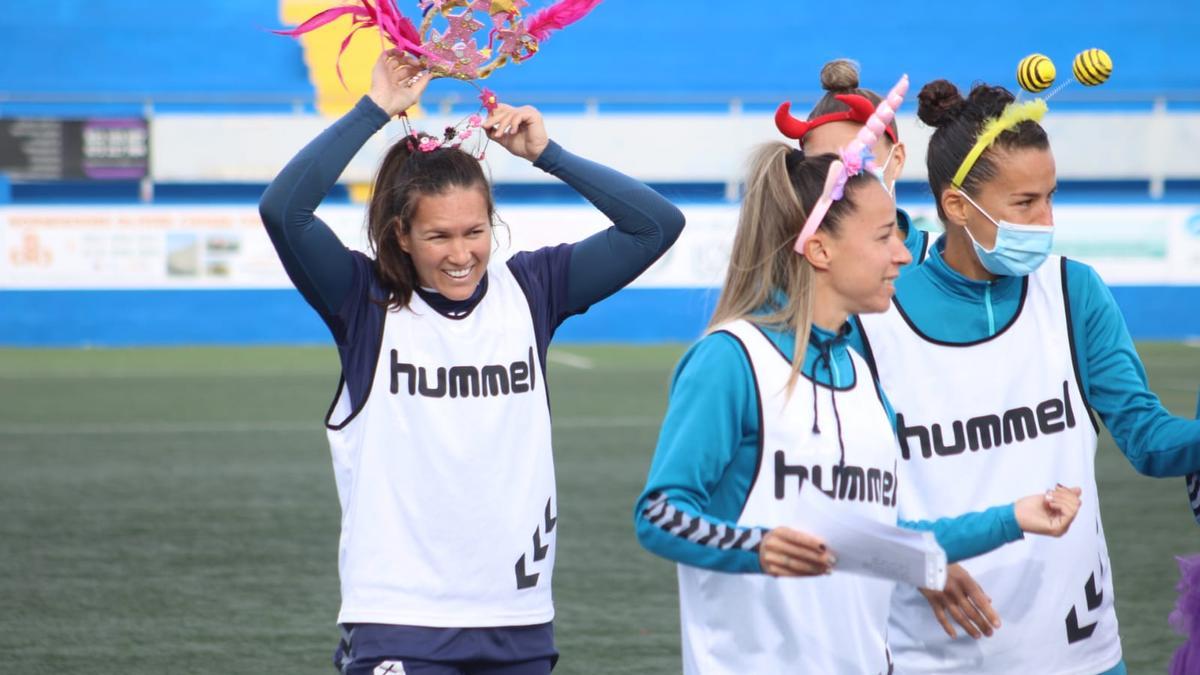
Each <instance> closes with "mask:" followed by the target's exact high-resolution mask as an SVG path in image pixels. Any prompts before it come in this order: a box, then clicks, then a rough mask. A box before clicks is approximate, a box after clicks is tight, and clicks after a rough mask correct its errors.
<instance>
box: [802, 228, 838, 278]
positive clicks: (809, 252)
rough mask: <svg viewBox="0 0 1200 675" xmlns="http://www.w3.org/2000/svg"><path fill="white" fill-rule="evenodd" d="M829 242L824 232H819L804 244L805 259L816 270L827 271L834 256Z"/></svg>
mask: <svg viewBox="0 0 1200 675" xmlns="http://www.w3.org/2000/svg"><path fill="white" fill-rule="evenodd" d="M831 253H832V251H831V250H830V248H829V242H828V241H827V237H826V235H825V233H824V232H822V231H821V230H817V232H816V233H815V234H813V236H811V237H809V238H808V241H806V242H804V258H805V260H807V261H808V264H810V265H812V266H813V268H814V269H818V270H827V269H829V262H830V259H831V258H832V256H831V255H830V254H831Z"/></svg>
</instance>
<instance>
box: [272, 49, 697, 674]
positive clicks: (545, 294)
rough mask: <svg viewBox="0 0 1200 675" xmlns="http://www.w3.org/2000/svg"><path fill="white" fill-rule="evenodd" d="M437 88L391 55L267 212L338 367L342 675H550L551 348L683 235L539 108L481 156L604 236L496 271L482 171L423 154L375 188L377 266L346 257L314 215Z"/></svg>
mask: <svg viewBox="0 0 1200 675" xmlns="http://www.w3.org/2000/svg"><path fill="white" fill-rule="evenodd" d="M428 81H429V77H428V73H426V72H421V71H418V70H417V69H416V68H415V67H413V66H411V65H409V64H408V63H406V62H404V61H403V60H402V56H401V55H400V54H399V53H398V52H389V53H385V54H383V55H381V56H380V58H379V61H378V62H377V63H376V65H375V69H374V71H373V73H372V78H371V90H370V93H369V94H368V95H367V96H364V97H363V98H362V100H360V101H359V102H358V104H357V105H356V106H355V107H354V109H353V110H351V111H350V112H349V113H347V114H346V115H345V116H344V117H342V118H341V119H340V120H338V121H337V122H336V123H334V124H333V126H331V127H329V128H328V129H326V130H325V131H324V132H323V133H322V134H321V135H320V136H318V137H317V138H316V139H315V140H313V141H312V142H311V143H309V144H308V146H306V147H305V148H304V149H303V150H301V151H300V153H299V154H298V155H296V157H295V158H294V159H292V161H291V162H289V163H288V165H287V166H286V167H284V169H283V171H282V172H280V174H279V176H278V177H277V178H276V179H275V180H274V181H273V182H272V183H271V185H270V187H268V188H267V191H266V193H265V194H264V195H263V197H262V201H261V203H260V211H261V213H262V218H263V223H264V225H266V228H267V232H268V233H269V234H270V236H271V241H272V242H273V243H274V245H275V249H276V251H277V252H278V253H279V257H280V259H281V260H282V261H283V265H284V268H285V269H286V270H287V273H288V275H289V277H290V278H291V279H292V282H293V283H294V284H295V285H296V288H297V289H298V290H299V291H300V293H301V294H302V295H303V296H304V299H305V300H307V301H308V303H309V304H310V305H312V307H313V309H315V310H316V311H317V313H318V314H319V315H320V316H321V319H322V320H323V321H324V322H325V323H326V325H328V326H329V329H330V332H332V334H333V337H334V340H335V341H336V343H337V346H338V354H339V356H340V357H341V364H342V379H341V382H340V384H339V386H338V392H337V396H336V399H335V401H334V404H333V407H331V408H330V411H329V414H328V417H327V419H326V426H327V432H328V436H329V444H330V449H331V450H332V454H333V468H334V478H335V479H336V482H337V488H338V497H339V499H340V501H341V507H342V521H341V523H342V532H341V540H340V545H339V555H338V571H339V576H340V577H341V590H342V607H341V612H340V613H339V615H338V623H339V625H340V626H341V629H342V634H343V639H342V642H341V644H340V646H339V648H338V651H337V655H336V656H335V665H337V667H338V668H339V669H340V671H341V672H342V673H343V674H345V675H364V674H367V673H379V672H389V673H391V672H397V673H403V672H408V673H430V674H437V675H467V674H472V675H517V674H520V675H527V674H532V675H537V674H544V673H549V672H550V670H551V668H553V666H554V663H555V661H556V660H557V658H558V654H557V651H556V650H555V647H554V629H553V626H552V624H551V620H552V618H553V617H554V607H553V604H552V602H551V594H550V580H551V574H552V571H553V567H554V546H555V541H556V539H557V537H558V534H557V527H556V526H557V520H558V515H557V514H558V499H557V497H556V494H555V481H554V462H553V456H552V453H551V446H550V410H549V396H548V395H547V393H546V376H545V375H546V374H545V364H546V350H547V347H548V345H549V342H550V339H551V337H552V336H553V334H554V331H555V329H556V328H557V327H558V326H559V324H561V323H562V322H563V321H564V320H565V319H567V318H568V317H570V316H573V315H575V314H580V313H582V312H584V311H586V310H587V308H588V306H589V305H591V304H593V303H596V302H599V301H600V300H602V299H604V298H605V297H607V296H608V295H610V294H612V293H613V292H615V291H617V290H618V289H620V288H621V287H623V286H625V285H626V284H628V283H629V282H630V281H632V280H633V279H634V278H635V277H637V276H638V275H639V274H641V273H642V271H644V270H645V269H646V268H647V267H648V266H649V265H650V264H651V263H652V262H654V260H655V259H657V258H658V257H659V256H660V255H662V253H663V252H664V251H666V250H667V248H668V247H670V246H671V244H672V243H673V242H674V241H675V239H676V238H677V237H678V236H679V233H680V230H681V229H682V227H683V215H682V214H681V213H680V212H679V210H678V209H676V208H675V207H674V206H672V205H671V204H670V203H669V202H667V201H666V200H665V199H663V198H662V197H661V196H659V195H658V194H657V193H655V192H654V191H653V190H651V189H650V188H648V187H647V186H645V185H643V184H642V183H639V182H638V181H636V180H634V179H632V178H629V177H627V176H624V175H622V174H620V173H617V172H616V171H613V170H612V169H608V168H605V167H603V166H599V165H597V164H594V163H592V162H589V161H587V160H584V159H581V158H579V157H576V156H574V155H572V154H570V153H569V152H567V151H566V150H564V149H563V148H562V147H560V146H559V145H558V144H557V143H555V142H554V141H552V140H550V138H549V137H548V136H547V133H546V129H545V126H544V125H543V123H542V117H541V115H540V114H539V113H538V111H537V110H534V109H533V108H530V107H523V108H513V107H511V106H505V105H500V106H498V107H496V108H495V109H494V110H492V111H491V114H490V115H489V116H488V118H487V120H486V121H484V122H483V128H484V129H486V130H488V133H489V135H490V137H491V138H492V139H493V140H494V141H495V142H497V143H498V144H500V145H501V146H503V147H504V148H505V149H506V150H508V151H509V152H510V153H512V154H513V155H515V156H517V157H521V158H523V159H526V160H528V161H530V162H532V163H533V164H534V166H536V167H538V168H540V169H541V170H543V171H546V172H548V173H550V174H552V175H554V176H555V177H557V178H559V179H560V180H562V181H563V182H565V183H567V184H568V185H570V186H571V187H572V188H574V189H575V190H576V191H578V192H579V193H580V194H581V195H583V196H584V197H586V198H587V199H588V200H589V201H590V202H591V203H592V205H594V206H595V207H596V208H597V209H599V210H600V211H602V212H603V213H604V215H605V216H607V217H608V218H609V219H611V220H612V223H613V224H612V226H611V227H609V228H608V229H606V230H604V231H602V232H599V233H597V234H595V235H592V236H591V237H588V238H587V239H584V240H583V241H580V242H577V243H573V244H563V245H560V246H555V247H549V248H543V249H539V250H536V251H526V252H520V253H517V254H516V255H514V256H512V257H511V258H509V259H508V260H497V259H495V257H494V256H492V251H493V237H492V230H493V223H494V222H495V221H496V218H495V206H494V204H493V200H492V191H491V187H490V186H489V184H488V181H487V177H486V176H485V175H484V172H483V168H482V166H481V165H480V162H479V160H478V159H476V158H475V157H474V156H472V155H471V154H468V153H467V152H464V151H463V150H462V149H461V148H459V147H447V146H445V145H439V144H438V143H437V142H435V141H436V139H432V140H431V139H429V138H428V137H419V136H415V135H410V136H408V137H405V138H401V139H399V140H398V141H396V142H395V143H394V144H393V145H392V146H391V148H390V149H389V150H388V153H387V155H386V156H385V157H384V159H383V162H382V165H381V166H380V168H379V172H378V175H377V177H376V180H375V189H374V193H373V195H372V197H371V203H370V206H369V209H368V217H367V221H368V233H369V239H370V244H371V248H372V250H373V252H374V256H373V257H370V256H367V255H365V254H363V253H359V252H356V251H351V250H349V249H347V248H346V247H345V246H344V245H343V244H342V243H341V242H340V241H338V239H337V237H336V236H335V235H334V234H333V232H332V231H331V230H330V229H329V227H328V226H326V225H325V223H323V222H322V221H321V219H320V218H318V217H316V216H315V215H314V214H313V211H314V210H315V209H316V208H317V206H318V205H319V204H320V203H321V200H322V198H323V197H324V196H325V194H326V193H327V192H328V191H329V189H330V188H331V187H332V186H333V184H334V183H335V182H336V181H337V179H338V176H339V175H340V174H341V173H342V171H343V170H344V169H345V168H346V165H347V163H349V161H350V159H351V157H353V156H354V154H355V153H356V152H358V151H359V149H360V148H361V147H362V146H363V144H364V143H366V141H367V140H368V139H369V138H370V137H371V136H372V135H374V134H375V132H377V131H378V130H379V129H380V128H382V127H383V126H384V125H385V124H387V122H388V120H389V119H391V118H392V117H394V116H396V115H399V114H402V113H403V112H404V111H405V110H407V109H408V108H409V107H410V106H412V105H414V104H416V103H417V102H418V100H419V99H420V96H421V93H422V92H423V91H424V89H425V86H426V84H427V83H428Z"/></svg>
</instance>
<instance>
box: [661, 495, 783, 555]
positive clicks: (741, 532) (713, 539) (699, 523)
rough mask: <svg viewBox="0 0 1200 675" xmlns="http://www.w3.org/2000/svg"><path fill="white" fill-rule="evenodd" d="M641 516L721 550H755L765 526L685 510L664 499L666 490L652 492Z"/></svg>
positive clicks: (677, 534)
mask: <svg viewBox="0 0 1200 675" xmlns="http://www.w3.org/2000/svg"><path fill="white" fill-rule="evenodd" d="M642 517H643V518H645V519H646V520H647V521H648V522H649V523H650V524H652V525H654V526H655V527H657V528H659V529H660V530H663V531H664V532H666V533H668V534H670V535H672V536H676V537H679V538H680V539H686V540H687V541H690V542H692V543H693V544H699V545H700V546H707V547H709V548H716V549H722V550H730V549H738V550H743V551H752V552H757V551H758V549H759V546H761V545H762V539H763V535H765V534H766V532H767V530H765V529H762V528H757V527H730V526H729V525H726V524H724V523H714V522H712V521H709V520H706V519H704V518H702V517H695V516H691V515H688V514H686V513H684V512H683V511H681V510H679V509H678V508H676V507H675V506H673V505H672V504H671V503H670V502H668V501H667V497H666V495H665V494H663V493H661V492H655V493H652V494H651V495H650V497H649V501H648V502H647V503H646V506H645V507H643V508H642Z"/></svg>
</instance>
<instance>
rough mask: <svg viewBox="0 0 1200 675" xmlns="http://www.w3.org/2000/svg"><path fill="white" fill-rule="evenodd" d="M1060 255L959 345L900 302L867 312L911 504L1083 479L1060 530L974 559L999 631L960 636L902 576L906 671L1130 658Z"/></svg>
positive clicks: (907, 507) (943, 503)
mask: <svg viewBox="0 0 1200 675" xmlns="http://www.w3.org/2000/svg"><path fill="white" fill-rule="evenodd" d="M1063 270H1064V267H1063V263H1062V259H1061V258H1059V257H1057V256H1052V257H1051V258H1050V259H1048V260H1047V261H1046V263H1045V264H1043V265H1042V266H1041V267H1040V268H1039V269H1038V270H1037V271H1036V272H1034V273H1033V274H1031V275H1029V277H1027V279H1026V282H1025V290H1024V293H1023V295H1022V300H1021V306H1020V308H1019V309H1018V311H1017V316H1016V318H1015V319H1014V320H1013V321H1012V322H1011V323H1010V324H1009V325H1008V326H1007V327H1005V328H1004V329H1003V330H1001V332H1000V333H999V334H997V335H995V336H993V337H991V338H989V339H985V340H981V341H978V342H974V343H969V344H964V345H952V344H946V343H941V342H938V341H936V340H933V339H930V338H928V337H926V336H924V335H922V334H921V333H919V332H918V331H917V329H916V328H915V327H914V326H913V325H912V324H911V323H910V322H909V320H908V318H907V317H906V316H904V315H903V313H902V311H900V309H899V306H898V305H897V304H896V303H893V305H892V307H891V308H890V309H889V310H888V311H887V312H886V313H884V314H875V315H864V316H862V317H860V320H861V322H862V325H863V329H864V333H865V334H866V337H867V339H868V341H869V346H870V350H871V353H872V355H873V356H874V359H875V362H876V366H877V368H878V373H879V378H880V382H881V383H882V385H883V390H884V391H885V392H887V395H888V397H889V399H890V400H891V403H892V405H893V406H894V408H895V410H896V413H897V425H896V426H897V434H898V435H899V437H900V448H901V457H902V463H903V465H904V469H903V474H904V483H903V484H902V486H901V491H900V492H901V494H900V504H901V507H900V516H901V518H904V519H905V520H918V519H924V520H932V519H936V518H940V517H946V516H956V515H959V514H962V513H965V512H968V511H980V510H983V509H985V508H987V507H990V506H995V505H998V504H1005V503H1010V502H1013V501H1015V500H1016V499H1019V498H1021V497H1024V496H1027V495H1031V494H1038V493H1041V492H1044V491H1045V490H1047V489H1049V488H1053V487H1054V485H1055V484H1056V483H1062V484H1063V485H1067V486H1078V487H1082V488H1083V506H1082V508H1081V509H1080V512H1079V514H1078V516H1077V517H1076V519H1075V522H1074V523H1073V524H1072V525H1071V528H1070V530H1069V531H1068V532H1067V534H1066V535H1064V536H1063V537H1062V538H1060V539H1055V538H1051V537H1045V536H1037V535H1027V536H1026V537H1025V539H1023V540H1021V541H1018V542H1014V543H1012V544H1008V545H1006V546H1004V547H1002V548H999V549H997V550H995V551H993V552H991V553H987V554H985V555H982V556H979V557H976V558H972V559H970V560H967V561H963V562H962V563H961V565H962V566H963V567H965V568H966V569H967V570H968V571H969V572H970V573H971V576H973V577H974V578H975V580H976V581H977V582H978V583H979V585H980V586H982V587H983V590H984V592H986V593H987V594H988V595H989V596H990V597H991V598H992V602H993V605H994V607H995V609H996V611H997V612H998V613H999V614H1000V618H1001V621H1002V622H1003V623H1002V626H1001V628H1000V629H999V630H997V631H996V633H995V635H994V636H993V637H990V638H983V639H980V640H973V639H971V638H970V637H968V636H966V635H964V634H963V632H962V631H959V638H958V639H956V640H951V639H950V638H949V636H947V635H946V634H945V632H944V631H943V630H942V628H941V626H940V625H939V624H938V623H937V621H936V619H935V618H934V615H933V612H932V610H931V609H930V607H929V603H927V602H926V601H925V598H924V597H923V596H921V595H920V594H919V593H918V592H917V590H916V589H913V588H897V589H896V592H895V596H894V599H893V602H892V615H891V625H890V629H889V630H890V634H889V637H890V640H891V646H892V651H893V654H894V655H895V658H896V665H897V672H899V673H965V672H972V673H996V674H998V675H999V674H1001V673H1003V674H1004V675H1009V674H1011V673H1039V674H1042V673H1045V674H1046V675H1052V674H1056V673H1057V674H1067V673H1078V674H1079V675H1096V673H1100V672H1103V671H1105V670H1107V669H1109V668H1112V667H1113V666H1115V665H1116V664H1117V663H1118V662H1119V661H1120V660H1121V643H1120V639H1119V637H1118V635H1117V615H1116V612H1115V611H1114V609H1113V585H1112V571H1111V569H1110V567H1109V560H1108V549H1107V546H1106V544H1105V541H1104V530H1103V528H1102V527H1101V524H1100V510H1099V502H1098V500H1097V496H1096V476H1095V455H1096V430H1095V428H1094V427H1093V423H1092V421H1091V418H1090V416H1089V412H1088V409H1087V405H1086V402H1085V400H1084V398H1083V396H1082V395H1081V394H1080V389H1079V380H1078V378H1077V375H1076V370H1075V362H1074V359H1073V355H1072V352H1073V345H1072V343H1071V334H1070V330H1071V329H1070V322H1069V319H1068V312H1067V304H1066V303H1067V300H1066V294H1065V289H1064V287H1063V286H1064V285H1063V278H1064V272H1063Z"/></svg>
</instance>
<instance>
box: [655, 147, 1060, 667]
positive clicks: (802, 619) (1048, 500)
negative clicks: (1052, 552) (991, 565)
mask: <svg viewBox="0 0 1200 675" xmlns="http://www.w3.org/2000/svg"><path fill="white" fill-rule="evenodd" d="M843 157H844V155H843ZM839 171H843V172H844V165H843V162H842V161H840V160H838V159H837V156H835V155H820V156H816V157H808V158H806V157H805V156H804V155H803V154H802V153H801V152H800V151H799V150H794V149H790V148H788V147H787V146H786V145H784V144H783V143H772V144H770V145H767V146H764V147H763V148H761V149H760V150H759V151H758V152H756V153H755V155H754V157H753V159H752V160H751V169H750V175H749V177H748V179H747V181H746V195H745V197H744V200H743V204H742V210H741V215H740V218H739V222H738V228H737V234H736V236H735V239H734V244H733V251H732V255H731V259H730V263H729V270H728V273H727V276H726V281H725V286H724V288H723V289H722V292H721V297H720V300H719V301H718V305H717V309H716V311H715V313H714V316H713V318H712V321H711V323H710V332H709V333H708V335H706V336H705V337H704V338H703V339H701V340H700V341H699V342H698V343H697V344H696V345H694V346H693V347H692V348H691V349H690V350H689V351H688V353H687V354H686V355H684V357H683V359H682V361H681V362H680V364H679V366H678V368H677V370H676V372H675V377H674V381H673V383H672V385H671V393H670V403H669V405H668V409H667V414H666V418H665V420H664V421H663V427H662V430H661V433H660V436H659V441H658V446H657V448H656V449H655V454H654V460H653V463H652V465H651V468H650V473H649V476H648V478H647V481H646V487H645V489H644V491H643V493H642V495H641V497H640V498H639V500H638V503H637V506H636V508H635V512H634V521H635V526H636V529H637V535H638V539H639V541H640V542H641V543H642V545H643V546H645V547H646V548H647V549H648V550H650V551H652V552H653V553H656V554H658V555H661V556H663V557H665V558H668V559H670V560H674V561H676V562H678V563H680V565H679V594H680V619H681V624H682V633H683V670H684V672H686V673H730V674H738V675H741V674H744V673H761V674H764V675H770V674H772V673H783V672H788V673H793V672H797V673H879V672H890V667H891V666H890V657H889V655H888V652H887V646H886V640H885V636H886V630H885V625H886V617H887V606H888V600H889V598H890V595H891V590H892V587H893V584H892V583H891V582H888V581H883V580H879V579H872V578H867V577H862V576H857V575H852V574H839V573H838V572H837V571H836V569H837V568H836V558H835V556H836V554H837V551H831V550H828V549H827V547H826V546H825V544H824V542H822V541H821V540H819V539H818V538H816V537H814V536H811V535H809V534H806V533H804V532H801V531H797V530H795V529H792V528H791V527H789V524H792V523H795V522H796V518H797V516H798V515H799V514H800V511H799V509H800V508H801V507H800V505H799V499H798V497H799V495H800V493H801V491H802V490H814V489H816V490H822V491H824V492H825V493H826V494H829V495H831V497H832V498H833V499H834V500H835V501H834V503H835V505H836V506H835V508H838V509H840V510H844V511H845V512H847V513H853V514H856V515H858V516H860V517H863V518H869V519H872V520H875V521H878V522H882V523H888V524H893V525H894V524H895V523H896V501H895V495H896V486H897V485H903V484H904V481H905V480H906V479H905V477H904V476H903V473H902V472H901V473H900V474H897V473H896V472H897V463H898V456H897V450H896V440H895V435H894V431H893V427H892V419H891V417H890V413H889V409H888V405H887V403H886V401H885V399H884V397H883V394H882V392H881V391H880V390H879V388H878V387H877V386H876V383H875V382H874V381H873V379H872V378H871V376H870V373H869V371H868V369H867V367H866V365H865V363H863V361H862V359H861V357H859V356H857V355H856V354H854V353H852V352H851V350H850V349H849V348H848V347H847V343H846V340H845V329H846V326H847V323H846V322H847V319H848V317H849V316H850V315H852V314H854V313H859V312H878V311H882V310H883V309H885V308H886V307H887V306H888V301H889V299H890V297H891V295H892V283H893V281H894V280H895V278H896V277H897V276H898V275H899V270H900V268H901V267H902V266H903V265H905V264H907V263H908V262H910V260H911V256H910V255H909V253H908V251H907V250H906V249H905V247H904V246H903V245H902V243H901V241H900V238H899V237H897V236H896V211H895V203H894V202H893V201H892V198H891V196H890V195H889V194H888V193H887V191H886V189H885V188H884V186H883V185H882V184H881V183H880V181H879V180H878V179H877V178H876V177H875V176H873V175H871V174H869V173H860V172H851V173H850V174H849V175H848V177H847V175H846V174H845V173H842V174H841V176H842V177H843V178H844V180H845V182H844V191H838V190H833V189H831V188H830V186H831V180H830V178H831V177H833V178H834V180H836V179H837V177H838V176H839V173H838V172H839ZM822 208H828V210H827V211H825V212H822V210H821V209H822ZM801 225H802V226H801ZM797 354H801V355H802V356H801V357H800V358H794V356H795V355H797ZM872 475H873V476H875V477H876V482H875V483H872V484H875V485H877V489H865V488H863V487H861V486H859V487H854V486H855V483H854V480H855V478H854V477H855V476H857V477H859V479H862V477H863V476H867V477H870V476H872ZM866 480H867V482H868V483H869V482H870V479H869V478H867V479H866ZM1048 485H1050V486H1053V485H1054V481H1051V482H1050V483H1049V484H1048ZM1036 492H1037V494H1034V495H1032V496H1029V497H1025V498H1022V499H1020V500H1017V501H1016V503H1015V504H1014V503H1013V500H1012V499H1009V500H1006V501H1004V502H999V503H1006V504H1008V505H1007V506H1000V507H994V508H991V509H988V510H986V511H982V512H979V513H972V514H969V515H965V516H961V517H958V518H945V519H941V520H939V521H937V522H922V523H903V525H905V526H906V527H911V528H916V529H926V530H932V531H933V532H934V534H935V536H936V538H937V540H938V542H939V543H940V544H941V545H942V546H943V547H944V548H945V549H946V553H947V556H948V557H949V558H950V559H951V560H956V559H960V558H964V557H969V556H972V555H978V554H980V553H982V552H984V551H988V550H991V549H992V548H994V547H996V546H999V545H1002V544H1004V543H1005V542H1008V541H1013V540H1015V539H1017V538H1019V537H1021V532H1022V531H1025V532H1037V533H1041V534H1053V535H1058V534H1061V532H1062V531H1063V530H1065V529H1066V526H1067V525H1068V524H1069V523H1070V521H1071V519H1072V518H1073V516H1074V513H1075V509H1076V508H1077V507H1078V505H1079V503H1080V502H1079V499H1078V492H1077V491H1073V490H1068V489H1066V488H1062V487H1060V488H1057V489H1054V490H1052V491H1051V492H1050V493H1049V496H1047V495H1046V494H1044V493H1043V491H1042V490H1038V491H1036ZM826 575H828V576H826ZM799 577H807V578H799ZM926 611H928V610H926Z"/></svg>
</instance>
